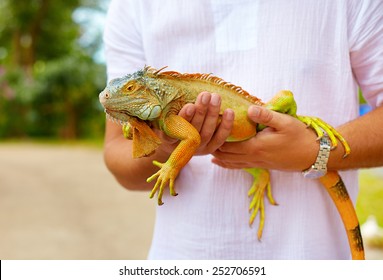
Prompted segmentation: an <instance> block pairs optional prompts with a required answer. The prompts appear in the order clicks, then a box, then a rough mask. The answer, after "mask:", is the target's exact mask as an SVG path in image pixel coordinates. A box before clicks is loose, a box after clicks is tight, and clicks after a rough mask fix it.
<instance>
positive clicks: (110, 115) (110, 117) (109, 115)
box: [104, 109, 129, 125]
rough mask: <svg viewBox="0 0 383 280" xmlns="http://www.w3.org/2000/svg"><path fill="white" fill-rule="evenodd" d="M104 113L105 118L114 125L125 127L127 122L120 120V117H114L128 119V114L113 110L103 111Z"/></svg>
mask: <svg viewBox="0 0 383 280" xmlns="http://www.w3.org/2000/svg"><path fill="white" fill-rule="evenodd" d="M104 112H105V115H106V118H107V119H108V120H110V121H112V122H114V123H117V124H120V125H127V124H128V122H127V121H123V120H121V116H120V117H115V116H114V115H116V114H117V115H125V116H127V117H129V115H128V112H127V111H125V110H123V111H114V110H108V109H105V110H104Z"/></svg>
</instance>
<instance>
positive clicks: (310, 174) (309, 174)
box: [303, 168, 327, 179]
mask: <svg viewBox="0 0 383 280" xmlns="http://www.w3.org/2000/svg"><path fill="white" fill-rule="evenodd" d="M326 173H327V172H326V171H325V170H317V169H313V168H310V169H309V170H307V171H304V172H303V177H305V178H309V179H317V178H320V177H322V176H324V175H326Z"/></svg>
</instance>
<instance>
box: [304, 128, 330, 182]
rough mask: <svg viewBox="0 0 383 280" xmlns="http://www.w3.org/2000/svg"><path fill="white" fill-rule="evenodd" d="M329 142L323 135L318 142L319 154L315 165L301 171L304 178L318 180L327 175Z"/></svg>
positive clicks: (326, 136)
mask: <svg viewBox="0 0 383 280" xmlns="http://www.w3.org/2000/svg"><path fill="white" fill-rule="evenodd" d="M330 150H331V141H330V138H329V137H328V135H327V134H326V133H325V134H324V135H323V137H322V138H321V139H320V142H319V152H318V156H317V158H316V161H315V163H314V164H313V165H312V166H311V167H310V168H308V169H306V170H303V171H302V174H303V176H304V177H305V178H312V179H315V178H319V177H322V176H324V175H326V173H327V161H328V158H329V156H330Z"/></svg>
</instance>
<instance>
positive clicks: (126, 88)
mask: <svg viewBox="0 0 383 280" xmlns="http://www.w3.org/2000/svg"><path fill="white" fill-rule="evenodd" d="M136 88H137V86H136V85H135V84H132V83H130V84H127V85H125V86H124V91H125V93H131V92H133V91H134V90H135V89H136Z"/></svg>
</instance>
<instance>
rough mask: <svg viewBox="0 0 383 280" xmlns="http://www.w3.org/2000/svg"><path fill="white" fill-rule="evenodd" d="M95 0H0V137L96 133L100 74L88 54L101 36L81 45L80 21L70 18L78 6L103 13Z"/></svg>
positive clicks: (98, 130)
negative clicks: (20, 1) (19, 0)
mask: <svg viewBox="0 0 383 280" xmlns="http://www.w3.org/2000/svg"><path fill="white" fill-rule="evenodd" d="M100 3H101V4H105V0H55V1H53V0H30V1H24V2H23V3H22V4H21V3H19V2H18V1H12V0H0V10H1V11H2V12H1V17H0V137H26V136H38V137H40V136H44V137H64V138H76V137H86V136H95V135H96V136H100V135H101V134H102V131H103V120H104V116H103V114H102V112H101V108H100V106H99V104H98V98H97V96H98V92H99V91H100V90H101V89H102V88H103V87H104V84H105V80H106V77H105V69H104V65H103V64H98V63H96V62H95V61H94V59H93V57H94V53H95V51H96V50H98V49H99V45H100V43H101V40H100V39H101V37H100V34H98V35H97V34H96V36H93V38H91V40H90V43H89V44H88V45H84V44H81V42H80V38H81V36H82V34H83V33H84V31H85V30H84V26H81V25H80V24H79V23H77V22H76V21H75V20H74V13H75V11H77V10H78V9H79V8H81V7H86V8H87V9H88V13H87V17H91V16H92V13H91V11H92V9H94V10H97V11H98V12H99V11H103V12H105V6H101V5H100ZM84 5H85V6H84ZM3 11H6V12H3ZM85 28H92V27H85ZM93 28H94V27H93ZM88 40H89V39H88Z"/></svg>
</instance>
